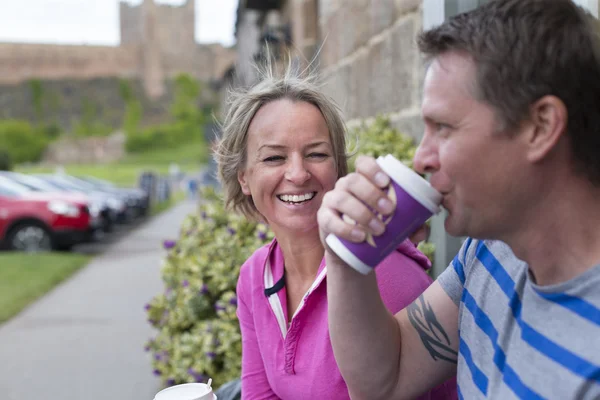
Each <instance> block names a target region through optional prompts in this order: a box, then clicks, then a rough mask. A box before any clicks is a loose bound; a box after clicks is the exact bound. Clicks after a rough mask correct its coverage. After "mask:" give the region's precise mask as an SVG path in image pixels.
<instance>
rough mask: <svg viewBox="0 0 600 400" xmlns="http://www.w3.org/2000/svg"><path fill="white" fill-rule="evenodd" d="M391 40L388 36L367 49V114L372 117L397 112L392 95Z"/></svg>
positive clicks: (392, 66)
mask: <svg viewBox="0 0 600 400" xmlns="http://www.w3.org/2000/svg"><path fill="white" fill-rule="evenodd" d="M392 53H393V49H392V40H391V37H390V36H389V35H388V36H387V37H385V38H384V40H382V41H378V42H376V43H373V44H372V46H371V48H370V49H369V58H368V64H369V75H368V77H367V79H368V80H369V111H370V112H369V114H370V115H372V116H374V115H376V114H379V113H387V112H391V111H394V110H397V109H398V107H397V104H396V103H397V101H396V98H395V97H396V94H395V93H394V81H393V79H394V78H393V77H394V71H393V68H396V66H394V65H393V64H392Z"/></svg>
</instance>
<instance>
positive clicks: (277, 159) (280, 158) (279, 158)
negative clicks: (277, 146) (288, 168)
mask: <svg viewBox="0 0 600 400" xmlns="http://www.w3.org/2000/svg"><path fill="white" fill-rule="evenodd" d="M281 160H283V157H282V156H271V157H267V158H265V159H264V160H263V161H264V162H274V161H281Z"/></svg>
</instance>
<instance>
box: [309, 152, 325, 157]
mask: <svg viewBox="0 0 600 400" xmlns="http://www.w3.org/2000/svg"><path fill="white" fill-rule="evenodd" d="M308 156H309V157H311V158H326V157H329V154H325V153H310V154H309V155H308Z"/></svg>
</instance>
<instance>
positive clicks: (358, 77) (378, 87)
mask: <svg viewBox="0 0 600 400" xmlns="http://www.w3.org/2000/svg"><path fill="white" fill-rule="evenodd" d="M318 20H319V30H320V32H319V34H320V38H321V40H322V49H321V54H320V68H321V73H322V74H323V75H324V77H325V80H326V82H327V86H326V90H327V91H328V92H329V94H330V95H331V96H332V97H333V98H334V99H335V100H336V101H337V102H338V104H339V105H340V106H341V107H342V109H343V110H344V112H345V114H346V118H347V119H348V120H350V123H351V122H352V120H356V119H364V118H369V117H374V116H376V115H377V114H380V113H386V114H389V115H390V116H391V118H392V122H393V123H394V125H395V126H396V127H397V128H399V129H400V131H402V132H404V133H407V134H409V135H411V136H413V137H415V138H419V137H420V136H421V134H422V131H423V124H422V121H421V118H420V109H419V108H420V103H421V89H422V79H423V70H424V68H423V63H422V60H421V57H420V56H419V53H418V50H417V48H416V44H415V37H416V34H417V33H418V32H419V31H420V30H421V26H422V22H421V21H422V10H421V1H420V0H371V1H368V0H345V1H343V2H342V1H340V0H320V1H319V2H318Z"/></svg>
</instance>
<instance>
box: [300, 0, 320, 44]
mask: <svg viewBox="0 0 600 400" xmlns="http://www.w3.org/2000/svg"><path fill="white" fill-rule="evenodd" d="M301 14H302V18H303V20H304V29H303V31H304V37H303V40H307V39H317V38H318V37H319V19H318V14H317V1H316V0H304V2H303V4H302V13H301Z"/></svg>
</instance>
